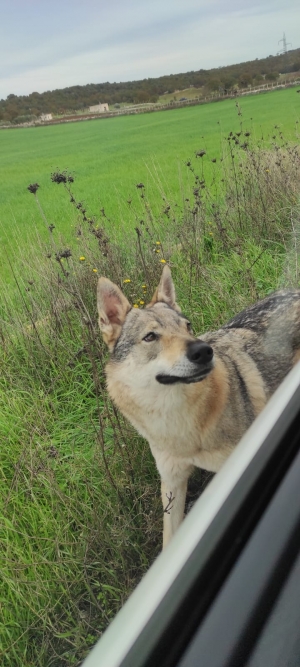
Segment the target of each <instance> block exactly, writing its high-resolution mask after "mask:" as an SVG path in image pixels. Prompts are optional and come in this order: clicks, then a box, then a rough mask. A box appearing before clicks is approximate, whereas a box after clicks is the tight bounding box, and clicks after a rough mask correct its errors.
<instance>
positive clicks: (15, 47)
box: [0, 0, 300, 98]
mask: <svg viewBox="0 0 300 667" xmlns="http://www.w3.org/2000/svg"><path fill="white" fill-rule="evenodd" d="M299 28H300V2H299V0H0V98H6V96H7V95H8V94H9V93H14V94H16V95H27V94H28V93H31V92H33V91H38V92H43V91H45V90H53V89H55V88H64V87H66V86H72V85H76V84H81V85H83V84H86V83H101V82H104V81H111V82H113V81H130V80H136V79H144V78H147V77H156V76H160V75H162V74H176V73H178V72H187V71H189V70H198V69H201V68H203V69H209V68H211V67H219V66H222V65H230V64H234V63H238V62H243V61H245V60H253V59H255V58H263V57H265V56H268V55H270V54H272V55H276V53H277V51H278V50H279V49H280V48H282V43H281V44H280V45H278V41H279V40H280V39H282V36H283V32H285V34H286V38H287V41H288V42H291V43H292V47H289V48H298V47H300V31H299Z"/></svg>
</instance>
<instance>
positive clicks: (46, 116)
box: [40, 113, 52, 120]
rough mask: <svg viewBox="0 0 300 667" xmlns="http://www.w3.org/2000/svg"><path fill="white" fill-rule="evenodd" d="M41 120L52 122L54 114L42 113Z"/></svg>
mask: <svg viewBox="0 0 300 667" xmlns="http://www.w3.org/2000/svg"><path fill="white" fill-rule="evenodd" d="M40 119H41V120H52V113H41V115H40Z"/></svg>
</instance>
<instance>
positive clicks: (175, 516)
mask: <svg viewBox="0 0 300 667" xmlns="http://www.w3.org/2000/svg"><path fill="white" fill-rule="evenodd" d="M186 491H187V478H186V479H184V480H180V481H179V480H174V482H172V483H170V481H165V480H164V479H162V481H161V497H162V503H163V512H164V530H163V549H165V548H166V546H167V545H168V544H169V542H170V540H171V538H172V537H173V535H174V533H175V532H176V530H177V528H178V527H179V526H180V524H181V522H182V519H183V515H184V505H185V498H186Z"/></svg>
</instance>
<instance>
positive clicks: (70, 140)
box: [0, 89, 299, 279]
mask: <svg viewBox="0 0 300 667" xmlns="http://www.w3.org/2000/svg"><path fill="white" fill-rule="evenodd" d="M239 103H240V104H241V107H242V113H243V115H242V116H238V113H237V108H236V102H235V101H233V100H227V101H224V102H221V103H215V104H208V105H204V106H196V107H193V108H185V109H177V110H172V111H166V112H156V113H152V114H144V115H137V116H134V117H132V116H129V117H121V118H112V119H105V120H95V121H89V122H79V123H70V124H64V125H58V126H49V127H39V128H27V129H16V130H2V131H1V132H0V154H1V163H0V179H1V181H0V182H1V199H0V241H1V249H0V261H1V272H2V275H3V272H4V273H5V277H6V278H7V279H9V272H8V269H7V263H6V254H7V253H9V254H10V256H13V255H14V249H15V247H16V246H17V245H20V246H21V247H22V248H24V246H25V247H26V244H27V242H28V241H27V239H28V237H29V239H30V238H31V237H32V236H34V235H35V233H36V230H38V232H39V233H40V234H42V235H43V234H44V237H45V234H46V230H45V229H44V226H43V222H42V220H41V216H40V214H39V212H38V210H37V207H36V204H35V202H34V200H33V198H31V197H30V195H29V194H28V192H27V189H26V188H27V186H28V184H29V183H33V182H36V181H37V182H38V183H39V184H40V186H41V189H40V191H39V198H40V201H41V204H42V206H43V210H44V212H45V214H46V217H47V220H48V222H49V224H51V223H54V224H55V225H57V227H58V228H59V230H60V231H61V232H62V233H63V234H64V235H65V236H66V238H67V239H68V240H69V239H70V238H71V236H72V233H73V230H74V227H72V225H75V224H76V222H77V218H76V216H75V215H74V213H73V212H72V210H71V208H70V207H69V205H68V202H67V200H66V198H65V197H64V195H63V193H62V192H61V191H60V190H58V189H57V188H55V186H53V185H52V184H51V182H50V174H51V172H53V171H54V170H56V169H57V168H58V169H60V170H63V169H69V170H70V171H71V172H72V173H74V175H75V176H76V195H77V198H78V199H85V202H86V204H87V205H88V207H89V210H90V212H91V213H93V214H99V210H100V209H101V208H102V207H103V206H104V208H105V211H106V212H107V215H108V217H109V218H110V219H111V220H112V222H113V225H114V226H116V227H117V228H120V229H121V230H122V228H123V225H124V224H125V225H128V224H129V220H130V219H131V217H130V216H131V213H130V211H129V207H128V206H126V200H127V199H132V198H133V202H134V203H135V202H136V201H138V193H137V191H136V188H135V184H136V183H139V182H141V181H142V182H143V183H144V184H145V185H146V188H147V194H148V195H149V197H151V201H152V206H154V207H155V204H156V203H157V207H158V209H157V213H158V211H159V208H161V191H162V190H163V191H164V193H165V195H166V197H167V198H170V199H175V200H177V201H178V200H179V201H180V199H181V198H182V196H183V190H185V191H186V182H187V180H188V178H189V174H188V173H187V170H186V168H185V165H184V162H185V161H186V160H187V159H188V158H190V157H191V156H193V155H194V153H195V151H197V150H200V149H205V150H206V151H207V155H206V156H205V158H204V160H203V162H204V164H205V170H206V177H207V178H208V177H209V176H210V175H212V174H213V172H214V169H215V167H214V165H213V164H212V163H211V159H213V158H219V157H220V154H221V150H222V141H223V139H224V137H225V136H226V135H227V134H228V133H229V132H230V131H233V132H234V131H237V130H238V129H239V127H240V122H241V121H242V123H243V128H244V129H245V130H246V129H247V130H248V131H251V133H252V136H253V137H254V139H255V140H259V139H260V138H261V137H262V136H263V137H264V138H265V139H266V140H267V137H268V136H270V135H272V134H273V130H274V126H275V125H279V126H280V128H281V129H283V130H284V133H285V136H286V137H287V138H292V137H293V138H294V137H295V128H296V127H297V126H296V125H295V123H296V121H297V120H298V118H299V95H298V96H297V95H296V91H295V89H289V90H283V91H275V92H272V93H268V94H266V95H260V96H253V97H247V98H243V99H241V100H239Z"/></svg>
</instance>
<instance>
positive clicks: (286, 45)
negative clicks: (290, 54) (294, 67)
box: [277, 33, 292, 56]
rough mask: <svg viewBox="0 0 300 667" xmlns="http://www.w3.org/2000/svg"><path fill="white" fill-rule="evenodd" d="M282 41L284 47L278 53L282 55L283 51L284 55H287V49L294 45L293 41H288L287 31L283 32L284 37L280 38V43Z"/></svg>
mask: <svg viewBox="0 0 300 667" xmlns="http://www.w3.org/2000/svg"><path fill="white" fill-rule="evenodd" d="M281 42H282V46H283V48H282V49H281V51H278V53H277V55H278V56H280V55H281V53H282V54H283V55H286V54H287V51H288V49H287V47H288V46H292V44H291V42H287V41H286V37H285V33H283V38H282V39H280V40H279V42H278V44H281Z"/></svg>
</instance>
